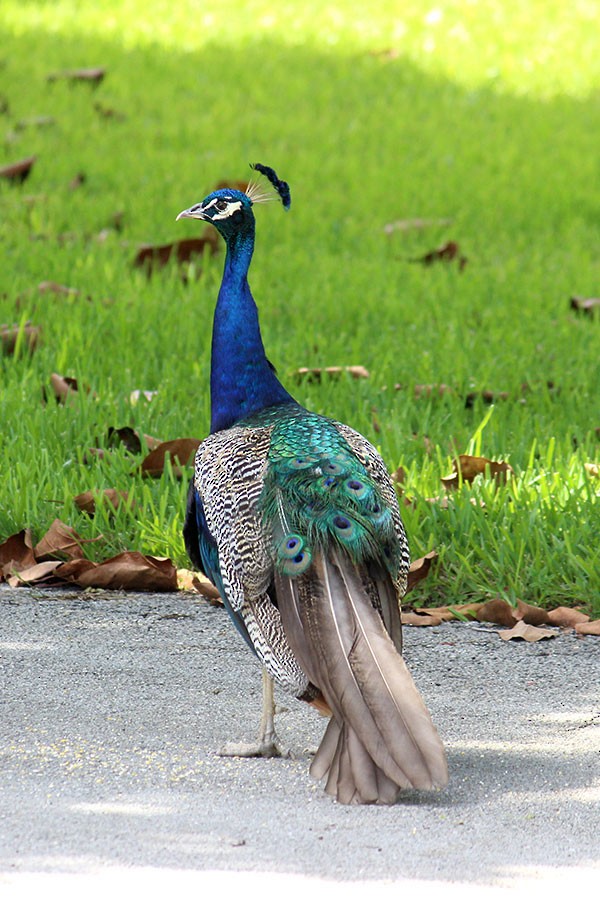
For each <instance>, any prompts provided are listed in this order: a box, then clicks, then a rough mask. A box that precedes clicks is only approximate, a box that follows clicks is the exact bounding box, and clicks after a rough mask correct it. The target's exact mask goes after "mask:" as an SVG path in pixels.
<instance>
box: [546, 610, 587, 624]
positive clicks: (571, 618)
mask: <svg viewBox="0 0 600 900" xmlns="http://www.w3.org/2000/svg"><path fill="white" fill-rule="evenodd" d="M589 620H590V617H589V616H588V615H586V614H585V613H584V612H581V610H580V609H573V608H572V607H570V606H557V607H556V609H551V610H549V611H548V623H549V624H550V625H559V626H560V627H561V628H576V626H577V625H581V624H583V623H585V622H589Z"/></svg>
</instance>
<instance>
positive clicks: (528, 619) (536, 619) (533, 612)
mask: <svg viewBox="0 0 600 900" xmlns="http://www.w3.org/2000/svg"><path fill="white" fill-rule="evenodd" d="M513 615H514V617H515V619H517V620H521V619H522V620H523V622H525V623H526V624H527V625H547V624H548V622H549V621H550V618H549V615H548V610H547V609H542V608H541V606H531V604H529V603H525V602H524V601H523V600H517V608H516V610H514V612H513Z"/></svg>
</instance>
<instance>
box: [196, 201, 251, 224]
mask: <svg viewBox="0 0 600 900" xmlns="http://www.w3.org/2000/svg"><path fill="white" fill-rule="evenodd" d="M216 202H217V201H216V200H212V201H211V202H210V203H209V204H208V206H205V207H204V211H205V212H206V210H207V209H210V207H211V206H212V205H213V204H214V203H216ZM241 208H242V201H241V200H230V201H229V203H228V204H227V209H224V210H223V212H218V213H216V214H215V215H214V216H211V218H212V220H213V222H215V221H216V220H217V219H228V218H229V216H232V215H233V214H234V212H237V210H238V209H241Z"/></svg>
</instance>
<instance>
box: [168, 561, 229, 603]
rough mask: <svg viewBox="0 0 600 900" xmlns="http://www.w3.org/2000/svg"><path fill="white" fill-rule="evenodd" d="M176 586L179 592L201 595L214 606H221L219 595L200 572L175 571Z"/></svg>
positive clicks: (188, 570) (210, 582)
mask: <svg viewBox="0 0 600 900" xmlns="http://www.w3.org/2000/svg"><path fill="white" fill-rule="evenodd" d="M177 586H178V588H179V590H180V591H193V592H194V593H196V594H202V596H203V597H206V598H207V600H210V601H211V602H212V603H213V604H214V605H215V606H223V601H222V600H221V595H220V594H219V592H218V590H217V589H216V587H215V586H214V584H213V583H212V581H209V580H208V578H207V577H206V575H203V574H202V573H201V572H192V571H191V570H190V569H177Z"/></svg>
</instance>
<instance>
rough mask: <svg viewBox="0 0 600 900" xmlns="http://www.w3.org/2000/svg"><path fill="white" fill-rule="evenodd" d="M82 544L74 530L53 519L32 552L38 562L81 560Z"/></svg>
mask: <svg viewBox="0 0 600 900" xmlns="http://www.w3.org/2000/svg"><path fill="white" fill-rule="evenodd" d="M82 543H85V542H84V540H83V538H82V537H80V535H78V534H77V532H76V531H75V529H74V528H71V526H70V525H65V524H64V522H61V521H60V519H55V520H54V522H53V523H52V524H51V526H50V528H49V529H48V531H47V532H46V534H45V535H44V536H43V538H42V539H41V540H40V541H39V542H38V543H37V544H36V545H35V547H34V550H33V552H34V554H35V558H36V560H37V561H38V562H46V561H47V560H49V559H57V558H59V559H60V558H61V557H66V558H67V559H82V558H83V555H84V554H83V550H82V549H81V545H82Z"/></svg>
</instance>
